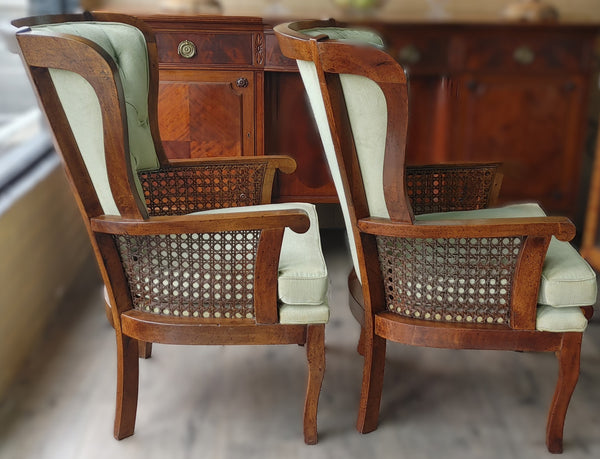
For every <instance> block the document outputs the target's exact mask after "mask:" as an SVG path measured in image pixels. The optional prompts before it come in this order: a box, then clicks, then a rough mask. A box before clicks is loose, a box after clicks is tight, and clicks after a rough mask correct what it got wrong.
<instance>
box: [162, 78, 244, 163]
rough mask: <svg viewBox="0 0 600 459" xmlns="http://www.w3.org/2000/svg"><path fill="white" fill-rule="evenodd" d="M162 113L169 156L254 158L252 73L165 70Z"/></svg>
mask: <svg viewBox="0 0 600 459" xmlns="http://www.w3.org/2000/svg"><path fill="white" fill-rule="evenodd" d="M158 112H159V113H158V116H159V127H160V133H161V137H162V140H163V144H164V147H165V151H166V154H167V156H168V157H171V158H190V157H191V158H197V157H207V156H240V155H254V137H255V135H254V74H253V72H234V71H231V72H230V71H222V72H214V71H211V72H207V71H189V72H173V71H164V72H162V73H161V82H160V86H159V111H158Z"/></svg>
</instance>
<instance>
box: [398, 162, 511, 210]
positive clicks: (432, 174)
mask: <svg viewBox="0 0 600 459" xmlns="http://www.w3.org/2000/svg"><path fill="white" fill-rule="evenodd" d="M502 177H503V174H502V171H501V164H500V163H466V164H435V165H424V166H407V167H406V190H407V193H408V196H409V198H410V200H411V204H412V207H413V212H414V214H415V215H420V214H425V213H433V212H449V211H453V210H475V209H485V208H487V207H490V206H493V205H494V204H495V203H496V201H497V198H498V194H499V192H500V186H501V184H502Z"/></svg>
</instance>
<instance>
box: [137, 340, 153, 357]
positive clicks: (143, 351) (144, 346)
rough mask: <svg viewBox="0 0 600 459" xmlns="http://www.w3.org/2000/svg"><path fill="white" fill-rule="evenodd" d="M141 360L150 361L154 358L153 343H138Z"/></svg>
mask: <svg viewBox="0 0 600 459" xmlns="http://www.w3.org/2000/svg"><path fill="white" fill-rule="evenodd" d="M138 348H139V356H140V359H149V358H150V357H152V343H147V342H146V341H138Z"/></svg>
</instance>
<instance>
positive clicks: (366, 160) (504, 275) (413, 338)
mask: <svg viewBox="0 0 600 459" xmlns="http://www.w3.org/2000/svg"><path fill="white" fill-rule="evenodd" d="M275 32H276V34H277V36H278V38H279V41H280V44H281V49H282V51H283V53H284V54H285V55H286V56H289V57H290V58H294V59H297V61H298V67H299V69H300V73H301V75H302V79H303V82H304V85H305V87H306V90H307V93H308V95H309V98H310V103H311V107H312V109H313V112H314V115H315V119H316V120H317V124H318V126H319V130H320V133H321V138H322V141H323V145H324V148H325V152H326V155H327V160H328V162H329V165H330V169H331V171H332V175H333V180H334V183H335V185H336V189H337V192H338V195H339V197H340V203H341V206H342V210H343V212H344V217H345V220H346V227H347V231H348V235H349V239H350V249H351V253H352V258H353V262H354V271H355V273H356V275H352V274H351V276H350V278H349V287H350V292H351V296H352V298H353V299H352V300H351V307H352V309H353V313H354V315H355V317H356V318H357V319H358V321H359V322H360V323H361V325H362V331H361V338H360V341H359V345H358V349H359V352H360V353H362V354H363V355H364V367H363V384H362V392H361V400H360V408H359V414H358V421H357V428H358V430H359V431H360V432H363V433H367V432H370V431H372V430H375V429H376V428H377V422H378V417H379V405H380V400H381V391H382V386H383V372H384V368H385V353H386V341H387V340H389V341H394V342H399V343H403V344H408V345H413V346H425V347H434V348H450V349H488V350H513V351H515V350H516V351H537V352H555V353H556V356H557V358H558V361H559V378H558V382H557V385H556V391H555V394H554V398H553V400H552V404H551V407H550V413H549V416H548V423H547V429H546V444H547V447H548V450H549V451H551V452H555V453H557V452H561V451H562V436H563V433H562V432H563V426H564V418H565V415H566V411H567V407H568V404H569V400H570V398H571V394H572V393H573V390H574V388H575V384H576V383H577V379H578V376H579V355H580V349H581V338H582V332H583V331H584V330H585V327H586V325H587V320H586V317H585V316H584V312H583V309H585V312H586V314H587V315H588V316H590V315H591V312H592V306H590V305H593V304H594V303H595V301H596V290H597V286H596V278H595V273H594V271H593V270H592V269H591V268H590V267H589V265H587V263H586V262H585V261H584V260H583V259H582V258H581V257H580V256H579V255H578V254H577V252H576V250H575V249H574V248H573V247H571V245H570V244H569V243H568V242H567V241H569V240H571V239H572V238H573V236H574V235H575V227H574V226H573V224H572V223H571V222H570V221H569V220H568V219H566V218H564V217H546V216H545V215H544V212H543V211H542V210H541V208H540V207H539V206H538V205H537V204H517V205H509V206H505V207H499V208H485V207H487V206H488V205H489V204H490V203H493V197H494V189H495V185H496V183H497V182H496V179H495V168H494V166H493V165H481V166H479V167H477V166H474V165H470V166H460V165H455V166H441V167H436V166H435V165H433V166H430V167H427V168H422V169H419V168H412V169H411V168H406V173H404V171H405V148H406V137H407V125H408V123H409V119H410V117H409V110H408V99H409V98H408V82H407V79H406V76H405V73H404V71H403V68H402V67H401V66H400V65H399V64H398V63H397V62H396V61H395V60H394V59H393V57H392V56H390V55H389V54H387V53H385V52H383V51H381V49H378V47H381V45H382V43H381V40H380V38H379V37H378V36H376V35H375V34H372V33H370V32H365V31H357V30H353V29H346V28H340V27H336V24H335V23H332V22H320V21H305V22H296V23H288V24H281V25H278V26H276V27H275ZM357 42H362V43H363V44H362V45H360V44H357ZM367 43H368V44H369V45H374V46H366V44H367ZM582 307H583V308H582Z"/></svg>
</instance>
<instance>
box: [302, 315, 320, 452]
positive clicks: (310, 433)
mask: <svg viewBox="0 0 600 459" xmlns="http://www.w3.org/2000/svg"><path fill="white" fill-rule="evenodd" d="M306 358H307V360H308V385H307V387H306V399H305V401H304V442H305V443H306V444H307V445H315V444H316V443H317V407H318V404H319V394H320V393H321V384H322V383H323V375H324V373H325V325H324V324H319V325H308V326H307V330H306Z"/></svg>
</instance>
